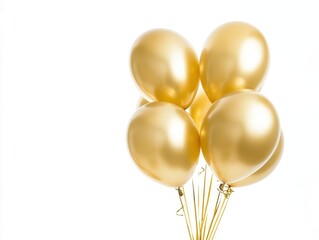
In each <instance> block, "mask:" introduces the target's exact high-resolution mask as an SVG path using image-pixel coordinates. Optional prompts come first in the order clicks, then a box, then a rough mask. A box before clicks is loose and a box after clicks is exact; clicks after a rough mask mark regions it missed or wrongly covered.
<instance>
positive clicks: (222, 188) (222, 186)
mask: <svg viewBox="0 0 319 240" xmlns="http://www.w3.org/2000/svg"><path fill="white" fill-rule="evenodd" d="M218 191H219V192H220V193H222V194H224V195H225V197H226V198H229V197H230V195H231V194H232V192H233V189H232V188H231V186H229V185H228V184H226V183H221V184H220V185H219V188H218Z"/></svg>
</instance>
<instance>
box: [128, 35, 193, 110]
mask: <svg viewBox="0 0 319 240" xmlns="http://www.w3.org/2000/svg"><path fill="white" fill-rule="evenodd" d="M131 70H132V73H133V76H134V79H135V81H136V83H137V85H138V87H139V88H140V89H141V90H142V92H143V93H144V94H145V95H146V96H147V97H149V98H151V99H153V100H155V101H165V102H171V103H175V104H176V105H178V106H180V107H182V108H184V109H186V108H188V107H189V106H190V104H191V103H192V101H193V99H194V97H195V95H196V91H197V88H198V85H199V66H198V59H197V56H196V53H195V51H194V50H193V48H192V46H191V45H190V44H189V43H188V42H187V41H186V40H185V39H184V38H183V37H181V36H180V35H178V34H177V33H175V32H172V31H169V30H163V29H162V30H152V31H149V32H146V33H145V34H143V35H142V36H141V37H140V38H139V39H137V41H136V43H135V44H134V46H133V49H132V53H131Z"/></svg>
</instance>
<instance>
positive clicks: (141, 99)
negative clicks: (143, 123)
mask: <svg viewBox="0 0 319 240" xmlns="http://www.w3.org/2000/svg"><path fill="white" fill-rule="evenodd" d="M148 103H149V101H147V100H146V99H145V98H143V97H140V99H139V100H138V103H137V108H140V107H142V106H144V105H145V104H148Z"/></svg>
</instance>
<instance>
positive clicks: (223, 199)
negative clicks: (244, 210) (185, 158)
mask: <svg viewBox="0 0 319 240" xmlns="http://www.w3.org/2000/svg"><path fill="white" fill-rule="evenodd" d="M216 183H217V181H213V175H212V174H211V173H208V171H207V166H206V167H202V168H201V170H200V171H199V172H198V175H197V176H195V177H193V179H192V181H191V183H189V184H188V185H186V186H185V187H180V188H178V189H177V191H178V196H179V200H180V203H181V208H180V209H179V210H178V211H177V212H176V214H177V215H178V216H184V218H185V222H186V226H187V230H188V235H189V238H190V239H191V240H212V239H214V237H215V234H216V231H217V228H218V226H219V223H220V220H221V218H222V216H223V214H224V211H225V208H226V206H227V203H228V199H229V196H230V194H231V193H232V189H231V188H230V187H229V186H228V185H226V184H223V183H222V184H220V185H219V186H218V187H217V190H218V191H213V189H216V188H215V187H216V186H215V184H216ZM188 188H190V191H189V192H190V193H189V192H188V191H186V190H189V189H188Z"/></svg>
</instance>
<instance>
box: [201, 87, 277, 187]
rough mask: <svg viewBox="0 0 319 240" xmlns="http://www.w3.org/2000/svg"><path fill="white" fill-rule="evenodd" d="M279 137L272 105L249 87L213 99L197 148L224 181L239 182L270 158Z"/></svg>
mask: <svg viewBox="0 0 319 240" xmlns="http://www.w3.org/2000/svg"><path fill="white" fill-rule="evenodd" d="M279 137H280V124H279V119H278V116H277V113H276V110H275V108H274V107H273V105H272V104H271V103H270V102H269V100H267V99H266V98H265V97H263V96H262V95H260V94H258V93H257V92H254V91H251V90H242V91H237V92H234V93H230V94H228V95H226V96H224V97H222V98H220V99H218V100H216V101H215V103H214V104H213V106H212V107H211V108H210V110H209V112H208V113H207V116H206V119H205V121H204V123H203V125H202V129H201V147H202V152H203V155H204V157H205V159H206V162H207V163H208V165H209V166H210V167H211V168H212V170H213V171H214V172H215V174H216V176H217V177H218V178H219V179H220V180H221V181H222V182H224V183H227V184H231V183H233V182H236V181H239V180H241V179H243V178H245V177H247V176H249V175H250V174H252V173H253V172H255V171H256V170H258V169H259V168H260V167H261V166H262V165H264V164H265V162H266V161H267V160H268V159H269V158H270V156H271V155H272V153H273V152H274V150H275V147H276V146H277V144H278V141H279Z"/></svg>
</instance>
